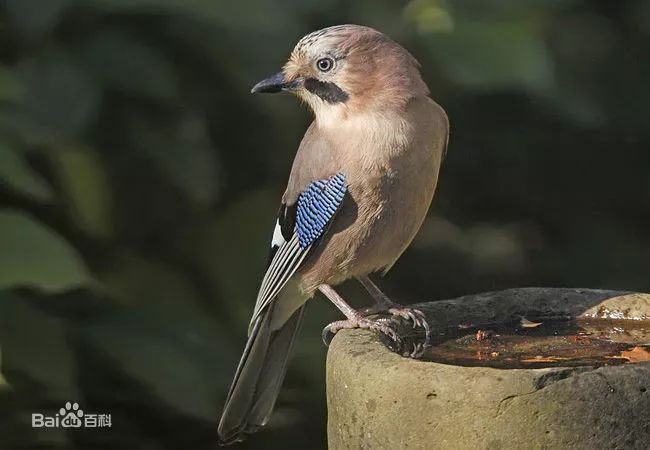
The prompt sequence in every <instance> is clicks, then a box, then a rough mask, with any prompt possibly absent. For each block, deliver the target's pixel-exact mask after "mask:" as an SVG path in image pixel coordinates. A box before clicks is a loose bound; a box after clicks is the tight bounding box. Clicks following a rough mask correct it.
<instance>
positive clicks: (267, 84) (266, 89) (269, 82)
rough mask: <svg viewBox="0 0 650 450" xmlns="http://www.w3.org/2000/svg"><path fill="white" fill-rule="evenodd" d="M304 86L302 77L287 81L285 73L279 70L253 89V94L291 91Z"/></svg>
mask: <svg viewBox="0 0 650 450" xmlns="http://www.w3.org/2000/svg"><path fill="white" fill-rule="evenodd" d="M300 86H302V79H301V78H296V79H295V80H291V81H286V80H285V79H284V74H283V73H282V72H278V73H276V74H275V75H271V76H270V77H268V78H266V79H264V80H262V81H260V82H259V83H257V84H256V85H255V86H253V89H251V94H274V93H276V92H291V91H295V90H296V89H298V88H299V87H300Z"/></svg>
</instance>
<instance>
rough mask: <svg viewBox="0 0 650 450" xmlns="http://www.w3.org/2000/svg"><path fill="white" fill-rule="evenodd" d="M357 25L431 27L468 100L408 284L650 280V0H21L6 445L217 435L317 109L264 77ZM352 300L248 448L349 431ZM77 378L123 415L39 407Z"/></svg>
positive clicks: (411, 295) (6, 65) (8, 248)
mask: <svg viewBox="0 0 650 450" xmlns="http://www.w3.org/2000/svg"><path fill="white" fill-rule="evenodd" d="M346 22H352V23H362V24H367V25H371V26H374V27H376V28H378V29H380V30H382V31H384V32H386V33H388V34H389V35H391V36H392V37H393V38H394V39H396V40H397V41H399V42H401V43H402V44H404V45H405V46H406V47H407V48H409V49H410V50H411V52H412V53H413V54H414V55H415V56H416V57H417V58H418V59H419V60H420V62H421V63H422V67H423V69H422V70H423V74H424V77H425V79H426V80H427V83H428V84H429V86H430V88H431V91H432V95H433V97H434V98H436V99H437V100H438V101H439V102H440V103H441V104H442V105H443V106H444V107H445V108H446V109H447V111H448V113H449V116H450V118H451V123H452V136H451V146H450V151H449V154H448V157H447V160H446V163H445V167H444V169H443V175H442V178H441V182H440V186H439V191H438V195H437V197H436V200H435V202H434V207H433V208H432V211H431V214H430V217H429V219H428V220H427V221H426V223H425V224H424V226H423V228H422V231H421V233H420V234H419V236H418V238H417V239H416V241H415V242H414V244H413V246H412V247H411V248H410V249H409V250H408V251H407V252H406V253H405V255H404V256H403V258H402V259H401V261H400V262H399V263H398V264H397V265H396V266H395V268H394V269H393V271H391V273H390V274H389V276H388V277H387V278H386V280H382V281H381V284H382V285H383V286H385V287H386V290H387V292H388V293H389V294H391V295H392V296H393V297H394V298H396V299H397V300H402V301H405V302H409V301H417V300H419V301H423V300H433V299H440V298H445V297H451V296H458V295H461V294H466V293H470V292H476V291H484V290H492V289H501V288H507V287H513V286H522V285H554V286H589V287H602V288H614V289H630V290H646V291H648V290H650V278H649V277H648V268H649V265H648V252H649V250H650V236H649V235H648V229H650V201H649V196H650V152H649V151H648V148H649V146H650V128H649V127H648V123H647V122H648V115H647V112H646V106H647V105H648V104H650V84H649V83H648V82H647V80H648V79H650V58H648V54H650V6H649V3H648V2H647V1H645V0H620V1H617V2H612V1H607V0H591V1H588V0H491V1H490V2H479V1H471V0H448V1H445V0H411V1H410V2H392V1H389V0H378V1H375V0H373V1H371V0H360V1H354V2H344V1H341V0H324V1H323V0H318V1H317V0H306V1H304V0H303V1H297V0H285V1H281V0H268V1H260V0H244V1H239V2H225V1H218V0H2V2H0V288H1V289H2V290H1V291H0V369H1V371H2V372H1V373H0V436H2V443H0V447H1V448H3V449H4V448H35V447H41V446H42V447H47V448H76V449H86V448H138V449H139V448H142V449H177V448H179V449H180V448H213V446H214V445H215V441H216V420H217V418H218V416H219V412H220V408H221V402H222V401H223V399H224V396H225V393H226V391H227V387H228V384H229V382H230V377H231V375H232V372H233V370H234V367H235V363H236V360H237V359H238V357H239V352H240V350H241V347H242V345H243V342H244V340H245V332H246V328H247V322H248V318H249V314H250V311H251V309H252V305H253V300H254V298H255V297H254V296H255V293H256V289H257V283H258V282H259V279H260V277H261V275H262V272H263V269H264V263H265V256H266V252H267V248H266V246H267V241H268V238H269V232H270V229H271V226H272V224H273V222H274V214H275V211H276V208H277V202H278V199H279V198H280V195H281V193H282V189H283V187H284V186H283V185H284V183H285V181H286V177H287V174H288V171H289V167H290V163H291V159H292V156H293V154H294V152H295V150H296V148H297V145H298V142H299V139H300V137H301V135H302V133H303V132H304V130H305V127H306V125H307V124H308V121H309V115H308V113H307V112H305V111H304V109H302V108H301V107H300V106H298V102H296V101H295V99H291V98H285V97H281V96H280V97H271V98H267V97H259V98H258V97H255V98H253V97H251V96H249V95H248V91H249V88H250V86H251V85H252V84H253V83H254V82H255V81H257V80H258V79H259V78H261V77H263V76H265V75H267V74H268V73H273V72H274V71H276V70H277V69H278V68H279V67H280V66H281V64H282V63H283V60H284V59H285V58H286V56H287V55H288V54H289V52H290V50H291V47H292V46H293V44H294V43H295V42H296V41H297V39H298V38H299V37H300V36H302V35H303V34H305V33H307V32H309V31H312V30H314V29H317V28H321V27H323V26H327V25H331V24H336V23H346ZM344 290H345V292H347V293H348V294H349V295H350V296H352V297H354V298H355V299H356V298H365V297H363V295H362V294H361V293H360V290H359V288H358V287H357V286H354V285H348V286H344ZM363 302H367V300H360V301H359V303H363ZM335 317H337V313H336V312H335V311H334V310H333V308H332V307H330V306H329V305H327V304H326V302H324V301H322V300H321V299H318V300H317V301H315V302H312V303H311V304H310V307H309V311H308V315H307V320H306V323H305V327H304V329H303V335H302V336H303V338H302V340H301V342H300V343H299V344H298V346H297V348H296V357H295V358H294V362H293V365H292V368H291V370H290V371H289V374H288V379H287V382H286V383H285V389H284V390H283V392H282V395H281V398H280V400H279V402H278V407H277V413H276V414H275V416H274V417H273V420H272V421H271V423H270V425H269V427H268V430H266V431H265V432H264V433H262V434H261V435H258V436H254V437H252V438H251V439H250V440H249V441H248V442H247V443H246V444H244V445H243V447H250V448H259V447H262V446H263V447H264V448H274V447H277V448H286V447H288V446H289V445H291V446H298V447H306V448H324V447H325V442H326V441H325V417H326V416H325V414H326V411H325V402H324V379H323V378H324V376H323V375H324V358H325V351H326V350H325V349H324V347H323V346H322V344H321V343H320V333H319V331H320V329H321V328H322V327H323V326H324V325H325V323H326V322H327V321H328V320H331V319H334V318H335ZM68 400H70V401H78V402H79V403H80V404H81V406H82V408H84V409H87V410H89V411H99V412H106V413H111V414H112V415H113V428H112V429H111V430H110V431H106V430H101V431H102V432H98V430H72V431H66V430H36V429H32V428H31V426H30V414H31V413H32V412H48V411H49V412H54V411H57V410H58V408H60V407H61V405H62V404H63V403H64V402H65V401H68Z"/></svg>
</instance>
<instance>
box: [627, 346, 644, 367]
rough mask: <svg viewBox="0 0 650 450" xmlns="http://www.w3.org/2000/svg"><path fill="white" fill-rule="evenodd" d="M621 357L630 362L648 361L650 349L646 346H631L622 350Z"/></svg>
mask: <svg viewBox="0 0 650 450" xmlns="http://www.w3.org/2000/svg"><path fill="white" fill-rule="evenodd" d="M621 358H625V359H627V360H628V361H630V362H632V363H638V362H644V361H650V351H648V348H647V347H639V346H636V347H633V348H632V349H631V350H623V351H622V352H621Z"/></svg>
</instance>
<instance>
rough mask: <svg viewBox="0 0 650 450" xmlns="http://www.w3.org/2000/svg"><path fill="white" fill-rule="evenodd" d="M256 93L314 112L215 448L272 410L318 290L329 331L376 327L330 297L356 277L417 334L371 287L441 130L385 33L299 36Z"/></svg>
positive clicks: (433, 160) (444, 127)
mask: <svg viewBox="0 0 650 450" xmlns="http://www.w3.org/2000/svg"><path fill="white" fill-rule="evenodd" d="M252 92H253V93H272V92H290V93H293V94H295V95H297V96H298V97H300V98H301V99H302V100H303V101H304V102H305V103H307V104H308V105H309V107H310V108H311V109H312V110H313V113H314V121H313V122H312V124H311V125H310V126H309V128H308V129H307V132H306V133H305V136H304V138H303V139H302V142H301V143H300V147H299V148H298V152H297V154H296V157H295V159H294V162H293V167H292V169H291V174H290V176H289V182H288V186H287V189H286V191H285V193H284V195H283V197H282V204H281V206H280V210H279V213H278V220H277V223H276V226H275V231H274V232H273V238H272V240H271V252H270V257H269V263H268V268H267V270H266V274H265V275H264V278H263V280H262V283H261V287H260V289H259V293H258V296H257V302H256V304H255V309H254V312H253V316H252V319H251V321H250V325H249V329H248V336H249V337H248V342H247V343H246V347H245V348H244V352H243V355H242V357H241V360H240V362H239V366H238V367H237V371H236V374H235V377H234V380H233V382H232V386H231V388H230V391H229V393H228V396H227V399H226V403H225V406H224V410H223V414H222V417H221V421H220V423H219V429H218V432H219V436H220V439H221V441H222V442H233V441H237V440H240V439H242V438H243V436H244V435H245V434H250V433H253V432H255V431H256V430H257V429H259V428H260V427H262V426H264V425H265V424H266V423H267V421H268V419H269V417H270V415H271V411H272V410H273V406H274V404H275V401H276V398H277V396H278V392H279V390H280V386H281V384H282V380H283V378H284V375H285V371H286V368H287V360H288V357H289V353H290V351H291V347H292V344H293V341H294V339H295V338H296V335H297V333H298V329H299V326H300V322H301V319H302V315H303V310H304V305H305V302H306V301H307V300H308V299H310V298H311V297H313V296H314V294H315V293H316V291H320V292H321V293H323V294H324V295H325V296H326V297H327V298H329V299H330V300H331V301H332V302H333V303H334V304H335V305H336V306H337V307H338V308H339V309H340V310H341V312H342V313H343V314H344V315H345V316H346V320H342V321H338V322H334V323H332V324H330V325H328V327H327V328H326V330H325V331H329V332H333V333H335V332H336V331H338V330H340V329H343V328H355V327H360V328H367V329H373V330H377V331H379V332H382V333H385V334H387V335H389V336H390V337H391V338H393V339H395V340H398V339H399V338H398V336H397V335H396V334H395V332H394V330H393V328H391V327H390V325H389V324H388V323H387V322H386V321H385V320H380V319H373V318H371V317H368V316H367V312H366V314H364V313H362V312H360V311H357V310H355V309H354V308H352V307H351V306H349V305H348V303H346V302H345V300H344V299H343V298H342V297H341V296H340V295H339V294H338V293H337V292H336V291H335V290H334V288H333V286H336V285H338V284H340V283H342V282H343V281H345V280H347V279H350V278H356V279H357V280H358V281H359V282H361V284H362V285H363V286H364V287H365V288H366V290H367V291H368V292H369V293H370V294H371V296H372V297H373V298H374V299H375V300H376V303H377V306H376V308H375V309H374V311H375V312H376V311H379V310H386V311H387V312H388V313H390V314H393V315H399V316H402V317H405V318H407V319H410V320H412V321H413V324H414V326H415V325H420V326H425V325H426V324H425V322H424V318H423V316H422V313H421V312H420V311H417V310H413V309H409V308H405V307H402V306H400V305H398V304H396V303H393V302H391V301H390V300H389V299H388V297H386V296H385V295H384V294H383V293H382V292H381V291H380V290H379V288H378V287H377V286H376V285H375V284H374V283H373V282H372V281H371V280H370V278H369V277H368V275H369V274H371V273H374V272H383V273H386V272H387V271H388V270H389V269H390V268H391V267H392V266H393V264H395V261H397V259H398V258H399V257H400V255H401V254H402V253H403V252H404V250H405V249H406V248H407V247H408V245H409V244H410V243H411V241H412V240H413V238H414V236H415V234H416V233H417V231H418V229H419V228H420V226H421V225H422V222H423V221H424V218H425V216H426V214H427V210H428V209H429V205H430V204H431V200H432V198H433V194H434V191H435V189H436V184H437V180H438V173H439V170H440V165H441V162H442V159H443V157H444V153H445V151H446V147H447V138H448V133H449V123H448V120H447V116H446V114H445V112H444V110H443V109H442V108H441V107H440V106H439V105H438V104H437V103H435V102H434V101H433V100H432V99H431V98H430V97H429V89H428V87H427V85H426V84H425V83H424V81H423V80H422V77H421V76H420V72H419V63H418V62H417V61H416V60H415V58H414V57H413V56H411V54H410V53H409V52H408V51H406V50H405V49H404V48H402V47H401V46H400V45H398V44H397V43H395V42H394V41H392V40H391V39H390V38H388V37H387V36H385V35H384V34H382V33H380V32H378V31H376V30H374V29H372V28H368V27H364V26H359V25H339V26H333V27H329V28H325V29H322V30H319V31H315V32H313V33H310V34H308V35H306V36H305V37H303V38H302V39H301V40H300V41H299V42H298V44H297V45H296V47H295V48H294V49H293V51H292V52H291V56H290V58H289V61H288V62H287V63H286V64H285V65H284V68H283V70H282V72H280V73H278V74H276V75H273V76H271V77H269V78H267V79H265V80H263V81H261V82H259V83H257V84H256V85H255V86H254V87H253V89H252Z"/></svg>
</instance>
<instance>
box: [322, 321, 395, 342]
mask: <svg viewBox="0 0 650 450" xmlns="http://www.w3.org/2000/svg"><path fill="white" fill-rule="evenodd" d="M353 328H362V329H366V330H375V331H379V332H380V333H383V334H385V335H386V336H388V337H389V338H390V339H392V340H393V341H394V342H395V343H397V344H400V343H401V338H400V337H399V336H398V335H397V332H396V331H395V330H394V329H393V327H392V326H391V325H390V322H389V321H387V320H383V319H369V318H367V317H364V316H362V315H361V314H359V316H358V317H354V318H352V319H348V320H338V321H336V322H332V323H330V324H329V325H327V326H326V327H325V328H324V329H323V334H322V337H323V342H324V343H325V345H328V339H327V338H328V337H329V335H330V334H331V335H334V334H336V333H337V332H338V331H340V330H344V329H353Z"/></svg>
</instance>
